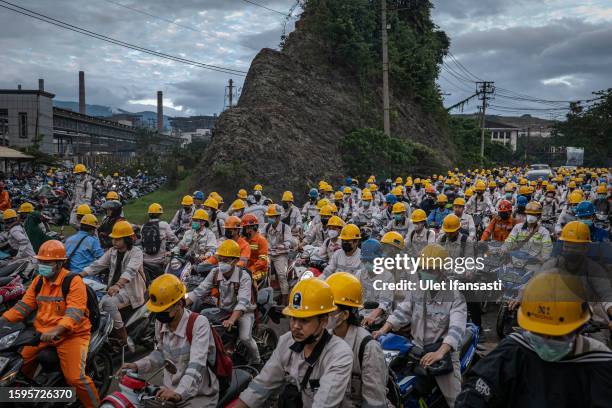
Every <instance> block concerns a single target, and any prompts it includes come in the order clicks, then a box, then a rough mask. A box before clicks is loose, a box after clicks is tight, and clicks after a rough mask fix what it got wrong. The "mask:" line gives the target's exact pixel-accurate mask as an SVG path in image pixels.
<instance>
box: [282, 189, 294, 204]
mask: <svg viewBox="0 0 612 408" xmlns="http://www.w3.org/2000/svg"><path fill="white" fill-rule="evenodd" d="M281 201H290V202H293V193H292V192H291V191H285V192H284V193H283V198H281Z"/></svg>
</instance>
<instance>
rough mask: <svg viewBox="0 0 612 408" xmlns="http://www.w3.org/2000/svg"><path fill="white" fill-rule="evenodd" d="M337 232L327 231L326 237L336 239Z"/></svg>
mask: <svg viewBox="0 0 612 408" xmlns="http://www.w3.org/2000/svg"><path fill="white" fill-rule="evenodd" d="M338 235H339V234H338V231H337V230H334V229H330V230H327V236H328V237H329V238H331V239H334V238H338Z"/></svg>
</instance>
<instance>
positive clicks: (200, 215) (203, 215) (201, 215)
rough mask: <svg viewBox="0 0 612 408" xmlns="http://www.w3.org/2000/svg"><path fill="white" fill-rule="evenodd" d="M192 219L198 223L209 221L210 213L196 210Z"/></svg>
mask: <svg viewBox="0 0 612 408" xmlns="http://www.w3.org/2000/svg"><path fill="white" fill-rule="evenodd" d="M191 219H192V220H196V221H208V213H207V212H206V211H204V210H203V209H201V208H199V209H197V210H195V212H194V213H193V216H192V217H191Z"/></svg>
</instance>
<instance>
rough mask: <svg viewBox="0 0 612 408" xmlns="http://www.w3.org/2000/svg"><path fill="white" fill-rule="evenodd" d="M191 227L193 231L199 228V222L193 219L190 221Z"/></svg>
mask: <svg viewBox="0 0 612 408" xmlns="http://www.w3.org/2000/svg"><path fill="white" fill-rule="evenodd" d="M191 229H193V230H194V231H197V230H199V229H200V223H199V222H195V221H193V222H192V223H191Z"/></svg>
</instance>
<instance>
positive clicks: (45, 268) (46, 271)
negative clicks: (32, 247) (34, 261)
mask: <svg viewBox="0 0 612 408" xmlns="http://www.w3.org/2000/svg"><path fill="white" fill-rule="evenodd" d="M38 274H39V275H40V276H44V277H45V278H48V277H49V276H53V267H52V266H51V265H45V264H38Z"/></svg>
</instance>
